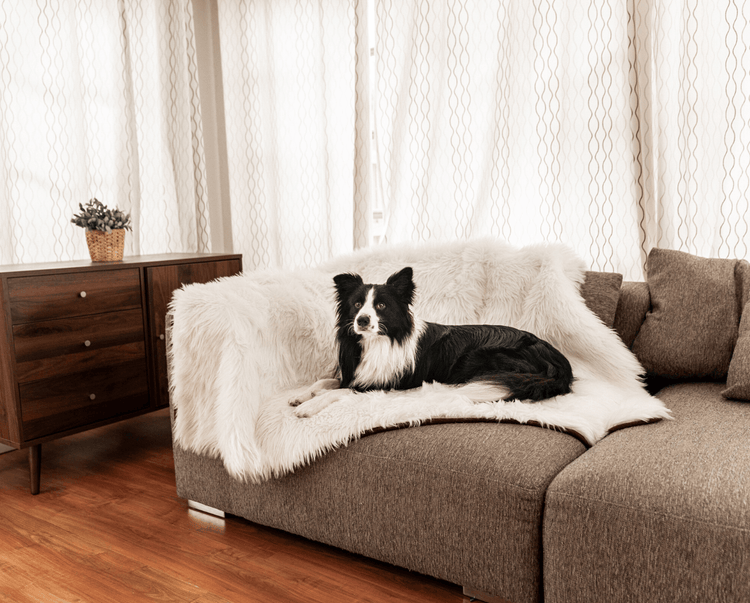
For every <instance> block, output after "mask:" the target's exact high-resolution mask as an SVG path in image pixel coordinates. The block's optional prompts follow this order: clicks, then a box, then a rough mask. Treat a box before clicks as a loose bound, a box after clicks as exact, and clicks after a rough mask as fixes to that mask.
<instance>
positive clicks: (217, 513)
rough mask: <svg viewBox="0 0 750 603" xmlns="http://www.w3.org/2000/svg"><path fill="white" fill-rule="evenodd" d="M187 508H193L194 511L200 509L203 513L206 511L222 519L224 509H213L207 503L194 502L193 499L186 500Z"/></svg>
mask: <svg viewBox="0 0 750 603" xmlns="http://www.w3.org/2000/svg"><path fill="white" fill-rule="evenodd" d="M188 508H190V509H195V510H196V511H202V512H203V513H208V514H209V515H215V516H216V517H221V518H222V519H224V516H225V513H224V511H222V510H220V509H214V508H213V507H209V506H208V505H204V504H203V503H199V502H195V501H194V500H188Z"/></svg>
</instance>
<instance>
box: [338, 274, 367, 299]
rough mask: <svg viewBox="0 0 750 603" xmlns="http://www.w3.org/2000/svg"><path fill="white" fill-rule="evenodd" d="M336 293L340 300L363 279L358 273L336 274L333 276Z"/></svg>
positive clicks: (352, 291)
mask: <svg viewBox="0 0 750 603" xmlns="http://www.w3.org/2000/svg"><path fill="white" fill-rule="evenodd" d="M333 282H334V284H335V285H336V294H337V295H338V298H339V299H340V300H342V299H345V298H347V297H349V296H350V295H351V294H352V293H354V291H355V290H356V289H357V288H358V287H360V286H361V285H362V284H363V283H364V281H362V277H361V276H359V274H338V275H336V276H334V277H333Z"/></svg>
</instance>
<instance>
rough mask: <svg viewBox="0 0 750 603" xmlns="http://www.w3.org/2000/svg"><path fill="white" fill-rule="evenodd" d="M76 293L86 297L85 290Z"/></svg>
mask: <svg viewBox="0 0 750 603" xmlns="http://www.w3.org/2000/svg"><path fill="white" fill-rule="evenodd" d="M78 295H79V296H81V297H86V292H85V291H81V292H80V293H79V294H78Z"/></svg>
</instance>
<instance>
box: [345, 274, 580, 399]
mask: <svg viewBox="0 0 750 603" xmlns="http://www.w3.org/2000/svg"><path fill="white" fill-rule="evenodd" d="M334 283H335V285H336V295H337V302H338V304H337V339H338V344H339V368H340V371H341V387H342V388H351V389H355V390H358V391H368V390H371V389H397V390H403V389H410V388H414V387H419V386H421V385H422V383H423V382H428V383H430V382H439V383H446V384H464V383H474V382H482V383H488V384H491V385H496V386H500V387H501V388H503V390H502V391H504V392H507V395H504V396H503V397H502V399H503V400H524V401H538V400H544V399H546V398H551V397H553V396H559V395H562V394H567V393H569V392H570V391H571V383H572V382H573V372H572V369H571V366H570V363H569V362H568V360H567V358H565V356H564V355H563V354H561V353H560V352H559V351H558V350H557V349H555V348H554V347H553V346H552V345H551V344H549V343H547V342H546V341H544V340H542V339H539V338H538V337H536V336H535V335H533V334H531V333H528V332H526V331H521V330H519V329H514V328H512V327H506V326H492V325H471V326H447V325H440V324H435V323H430V322H424V321H419V320H417V319H415V317H414V316H413V314H412V304H413V302H414V293H415V285H414V281H413V273H412V269H411V268H404V269H403V270H401V271H400V272H397V273H395V274H393V275H391V277H390V278H388V280H387V282H386V283H385V284H384V285H368V284H365V283H364V282H363V280H362V278H361V277H360V276H359V275H356V274H340V275H338V276H336V277H335V278H334ZM376 347H377V349H378V352H374V351H373V350H374V349H375V348H376ZM388 350H391V351H388ZM397 350H401V351H400V353H398V354H396V353H395V352H396V351H397ZM403 350H407V351H406V352H404V351H403ZM392 352H393V353H392ZM368 354H373V355H374V356H373V357H371V358H370V362H369V365H370V368H367V369H366V370H365V369H363V366H364V365H365V360H367V355H368ZM381 357H382V358H386V359H388V360H390V361H391V363H393V362H395V360H393V359H394V358H402V357H403V358H405V359H406V362H405V363H403V365H402V366H399V367H398V368H397V369H396V370H385V371H381V370H380V369H379V368H378V367H375V368H373V366H374V365H376V364H377V363H378V361H379V360H380V359H381ZM496 399H497V398H496Z"/></svg>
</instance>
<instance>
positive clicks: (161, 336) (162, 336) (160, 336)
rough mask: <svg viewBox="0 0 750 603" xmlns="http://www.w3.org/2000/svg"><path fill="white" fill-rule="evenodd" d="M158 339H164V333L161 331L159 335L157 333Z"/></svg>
mask: <svg viewBox="0 0 750 603" xmlns="http://www.w3.org/2000/svg"><path fill="white" fill-rule="evenodd" d="M159 339H161V340H162V341H164V333H162V334H161V335H159Z"/></svg>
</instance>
